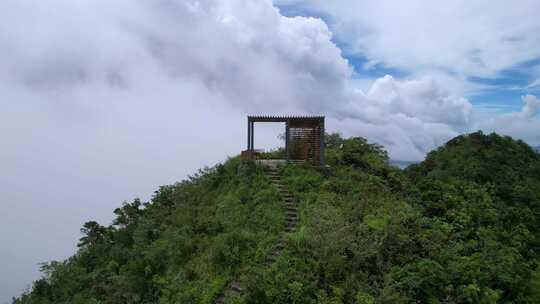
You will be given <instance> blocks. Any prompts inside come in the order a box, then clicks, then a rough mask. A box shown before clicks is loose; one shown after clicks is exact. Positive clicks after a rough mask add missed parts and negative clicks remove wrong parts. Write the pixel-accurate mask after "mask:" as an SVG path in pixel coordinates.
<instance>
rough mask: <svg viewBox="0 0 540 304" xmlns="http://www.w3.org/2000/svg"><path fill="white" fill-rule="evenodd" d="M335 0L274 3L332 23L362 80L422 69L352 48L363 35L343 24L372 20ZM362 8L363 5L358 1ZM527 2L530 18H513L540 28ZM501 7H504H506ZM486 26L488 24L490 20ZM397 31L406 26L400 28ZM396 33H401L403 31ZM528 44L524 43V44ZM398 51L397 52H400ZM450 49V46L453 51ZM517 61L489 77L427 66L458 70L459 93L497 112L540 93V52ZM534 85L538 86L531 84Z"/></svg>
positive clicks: (284, 10)
mask: <svg viewBox="0 0 540 304" xmlns="http://www.w3.org/2000/svg"><path fill="white" fill-rule="evenodd" d="M364 2H371V1H357V3H364ZM383 2H386V1H383ZM333 3H337V4H336V5H332V4H321V1H294V0H292V1H276V5H277V6H278V7H279V9H280V11H281V13H282V14H283V15H286V16H290V17H293V16H304V17H316V18H321V19H322V20H324V21H325V23H326V24H327V25H328V26H329V27H330V30H331V31H332V32H333V33H334V36H333V41H334V43H335V44H336V45H338V47H339V48H340V49H341V50H342V55H343V56H344V57H345V58H346V59H347V60H348V62H349V64H350V65H351V66H352V67H353V68H354V71H355V75H354V77H357V78H361V79H376V78H379V77H383V76H384V75H387V74H389V75H392V76H393V77H395V78H398V79H407V78H412V77H415V75H417V72H418V71H417V70H416V67H412V68H411V67H403V66H399V65H395V64H393V62H386V61H385V60H384V59H383V60H381V59H379V58H370V55H368V54H366V53H365V52H363V50H362V48H355V47H354V46H351V45H352V44H354V43H355V42H356V41H357V40H362V37H361V35H360V34H358V36H356V33H355V32H354V31H348V32H347V30H343V27H344V26H343V25H344V24H346V23H348V24H346V27H349V28H351V27H354V26H355V23H356V22H357V23H358V24H359V27H369V25H370V24H369V21H367V22H365V21H363V20H361V18H362V15H361V14H358V15H356V14H355V12H354V11H355V8H356V7H355V5H356V4H352V5H351V3H352V1H334V2H333ZM347 5H348V6H350V10H347V9H345V11H344V10H343V6H347ZM437 5H438V4H437ZM518 5H519V3H518ZM358 6H362V5H361V4H360V5H358ZM463 6H464V7H463V10H465V9H466V8H465V6H466V5H463ZM523 6H524V7H529V8H530V14H528V15H529V16H530V18H526V19H529V20H522V21H520V20H517V21H515V22H517V23H519V22H523V25H524V27H526V26H527V25H530V28H538V22H536V21H534V20H533V21H532V25H531V24H528V22H530V19H531V18H533V19H534V18H536V17H534V16H532V14H533V12H538V10H535V8H538V4H535V3H531V2H530V1H523ZM459 9H461V8H459V7H458V10H459ZM497 9H498V8H495V9H494V10H492V11H493V12H491V11H490V8H489V7H486V10H485V11H483V12H482V11H478V15H479V16H480V15H482V14H486V15H489V14H491V13H493V15H498V14H500V10H499V11H498V10H497ZM499 9H500V5H499ZM502 9H503V10H504V5H503V7H502ZM396 10H398V8H396ZM526 12H527V9H526V8H525V9H524V12H523V11H521V12H518V13H517V14H518V15H519V14H520V13H522V14H523V13H524V14H526ZM456 15H457V14H456ZM343 17H345V18H343ZM488 17H489V16H488ZM410 18H414V16H410ZM344 19H347V21H344ZM487 19H489V18H487ZM508 19H509V20H511V19H512V14H511V13H509V14H508ZM509 22H513V21H509ZM462 26H467V24H463V25H462ZM486 26H490V25H489V24H487V25H486ZM398 30H406V29H403V28H398ZM497 30H499V27H498V25H495V26H494V27H493V31H497ZM340 31H343V32H340ZM360 32H361V31H360ZM379 32H380V34H384V33H386V34H396V33H395V32H393V31H392V30H390V31H385V30H381V31H379ZM536 33H537V32H536ZM397 34H398V35H399V33H397ZM522 34H523V33H522V32H518V33H511V35H510V37H511V38H509V39H506V40H505V41H504V42H509V43H513V42H520V41H521V40H523V37H521V36H520V35H522ZM441 35H444V34H441ZM527 35H528V36H532V35H535V33H533V32H529V33H527ZM536 35H537V34H536ZM439 38H440V37H439ZM536 42H538V39H536ZM536 45H538V44H536ZM518 46H519V43H518ZM525 46H526V44H525V45H524V47H525ZM407 47H408V45H403V48H407ZM480 51H482V50H480ZM397 52H399V50H398V51H397ZM448 52H452V50H451V49H449V50H448ZM507 55H508V54H505V53H501V54H500V56H507ZM373 59H375V61H376V64H372V61H373ZM513 60H514V61H512V62H510V63H505V65H504V67H503V68H500V69H494V70H493V71H491V73H490V75H476V73H475V72H465V73H460V72H456V71H454V70H452V69H451V68H445V67H441V66H439V65H437V64H436V62H433V66H432V67H429V62H428V63H427V65H428V68H433V70H436V71H437V72H440V73H443V74H448V75H450V76H452V75H456V74H459V78H460V81H462V82H464V83H466V86H467V87H468V88H467V89H463V90H460V91H459V94H461V95H462V96H464V97H466V98H467V99H468V100H469V101H470V102H471V103H472V104H473V105H474V106H475V108H477V109H486V110H490V111H497V112H501V113H510V112H518V111H520V110H521V108H522V107H523V101H522V99H521V98H522V96H524V95H526V94H538V93H539V92H540V83H539V79H540V56H537V57H534V56H533V57H532V58H531V56H524V57H519V56H518V57H516V58H515V59H513ZM479 61H482V58H479ZM422 68H423V69H425V68H426V63H425V62H423V64H422ZM535 81H536V83H535ZM531 84H534V85H533V86H531Z"/></svg>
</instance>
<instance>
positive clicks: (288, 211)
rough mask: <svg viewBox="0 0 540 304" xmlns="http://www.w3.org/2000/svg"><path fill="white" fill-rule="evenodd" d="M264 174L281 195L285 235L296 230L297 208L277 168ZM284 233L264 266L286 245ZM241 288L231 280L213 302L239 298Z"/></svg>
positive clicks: (269, 169)
mask: <svg viewBox="0 0 540 304" xmlns="http://www.w3.org/2000/svg"><path fill="white" fill-rule="evenodd" d="M265 171H266V174H267V175H268V177H269V178H270V180H271V181H272V184H273V185H274V186H275V187H276V188H277V189H278V191H279V193H280V195H281V201H282V202H283V210H284V212H285V227H284V231H285V233H290V232H293V231H295V230H296V227H297V225H298V217H299V216H298V206H297V204H296V202H295V200H294V197H293V195H292V194H291V193H290V192H289V190H288V189H287V186H286V185H285V184H284V183H283V181H282V179H281V175H280V174H279V170H278V169H277V166H267V167H265ZM285 233H282V236H281V238H280V239H279V241H278V242H277V243H276V245H275V246H274V247H273V248H272V250H271V251H270V254H269V255H268V256H267V257H266V261H265V263H266V265H267V266H270V265H272V264H273V263H274V262H275V261H276V260H277V259H278V258H279V256H280V255H281V254H282V252H283V249H285V246H286V245H287V242H286V238H285ZM242 290H243V289H242V287H241V285H240V282H239V281H238V280H233V281H232V282H231V283H230V284H229V285H227V287H225V289H224V290H223V292H222V293H221V295H220V296H219V297H217V299H216V300H215V301H214V303H215V304H225V303H226V301H227V299H230V298H232V297H235V296H239V295H240V294H241V293H242Z"/></svg>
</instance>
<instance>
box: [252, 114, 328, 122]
mask: <svg viewBox="0 0 540 304" xmlns="http://www.w3.org/2000/svg"><path fill="white" fill-rule="evenodd" d="M322 119H324V116H323V115H248V120H250V121H266V122H286V121H288V120H322Z"/></svg>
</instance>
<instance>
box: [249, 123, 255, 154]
mask: <svg viewBox="0 0 540 304" xmlns="http://www.w3.org/2000/svg"><path fill="white" fill-rule="evenodd" d="M249 133H250V135H251V139H250V140H251V150H252V151H253V150H255V134H254V133H255V122H254V121H252V122H251V126H250V132H249Z"/></svg>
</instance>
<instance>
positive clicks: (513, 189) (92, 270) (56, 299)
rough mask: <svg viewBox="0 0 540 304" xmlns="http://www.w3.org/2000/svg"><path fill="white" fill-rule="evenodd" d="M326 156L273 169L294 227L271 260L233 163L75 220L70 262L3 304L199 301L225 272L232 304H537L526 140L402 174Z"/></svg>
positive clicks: (481, 144)
mask: <svg viewBox="0 0 540 304" xmlns="http://www.w3.org/2000/svg"><path fill="white" fill-rule="evenodd" d="M276 153H281V152H279V151H278V152H276ZM270 156H271V155H269V157H270ZM326 156H327V157H326V159H327V163H328V165H329V167H328V168H326V169H324V170H317V169H315V168H312V167H309V166H293V165H290V166H285V167H283V168H282V169H281V171H282V175H283V179H284V180H285V181H286V183H287V185H288V186H289V187H290V190H291V192H293V193H294V194H295V197H296V198H297V200H298V204H299V211H300V225H299V229H297V231H296V232H294V233H291V234H288V235H287V239H288V242H287V244H288V245H287V247H286V248H285V250H284V252H283V255H281V256H280V257H279V258H278V260H277V262H276V263H274V264H273V265H271V266H265V265H264V263H263V262H264V258H265V256H266V255H267V254H268V252H270V250H271V247H272V245H273V244H274V243H275V241H276V240H277V238H278V236H279V234H280V232H281V231H282V229H283V227H284V216H283V212H282V209H281V207H280V201H279V195H278V193H277V191H276V189H274V188H273V187H272V186H271V184H270V181H269V180H268V179H267V177H266V176H265V175H264V173H263V171H262V168H260V167H258V166H256V165H255V164H254V163H253V162H249V161H241V160H240V159H238V158H233V159H230V160H228V161H227V162H226V163H225V164H220V165H217V166H216V167H214V168H211V169H205V170H204V171H201V172H200V173H199V174H197V175H196V176H194V177H191V178H189V179H188V180H186V181H184V182H182V183H179V184H176V185H173V186H166V187H162V188H161V189H160V190H159V191H157V192H156V194H155V195H154V197H153V199H152V201H151V202H149V203H141V202H140V201H138V200H135V201H134V202H132V203H130V204H124V206H123V207H122V208H119V209H117V210H115V214H116V219H115V221H114V223H113V225H111V226H101V225H99V224H98V223H95V222H89V223H86V224H85V225H84V227H83V229H81V232H82V233H83V237H82V238H81V240H80V243H79V250H78V252H77V253H76V254H75V255H74V256H73V257H71V258H70V259H68V260H66V261H63V262H51V263H48V264H46V265H44V266H43V271H44V277H43V278H42V279H40V280H38V281H36V282H35V283H34V285H33V288H32V290H31V291H29V292H28V293H26V294H24V295H22V296H21V297H20V298H18V299H16V300H15V301H14V303H18V304H26V303H66V304H67V303H77V304H78V303H81V304H83V303H84V304H86V303H212V300H213V299H214V298H215V297H216V295H217V294H218V293H219V292H220V290H222V288H223V287H224V286H225V284H227V282H229V281H230V280H231V279H232V278H238V279H239V280H240V281H241V282H242V283H243V286H244V290H245V292H244V293H243V295H242V297H240V298H237V299H233V300H232V301H233V302H234V303H284V304H285V303H287V304H289V303H329V304H330V303H332V304H334V303H336V304H337V303H357V304H368V303H369V304H371V303H539V302H540V225H539V224H540V155H539V154H538V153H536V152H534V151H533V150H532V149H531V148H530V147H529V146H527V145H526V144H525V143H523V142H520V141H514V140H512V139H510V138H508V137H501V136H498V135H496V134H491V135H484V134H482V133H480V132H478V133H473V134H470V135H464V136H459V137H457V138H455V139H453V140H451V141H450V142H448V143H447V144H446V145H445V146H443V147H441V148H439V149H438V150H436V151H433V152H431V153H430V154H429V155H428V156H427V158H426V160H425V161H424V162H422V163H420V164H417V165H412V166H409V167H408V168H407V169H406V170H400V169H398V168H396V167H392V166H390V165H388V156H387V154H386V152H385V151H384V150H383V149H382V147H380V146H378V145H372V144H368V143H367V142H366V140H364V139H362V138H349V139H343V138H341V137H340V136H338V135H336V134H332V135H329V136H328V137H327V155H326Z"/></svg>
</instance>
